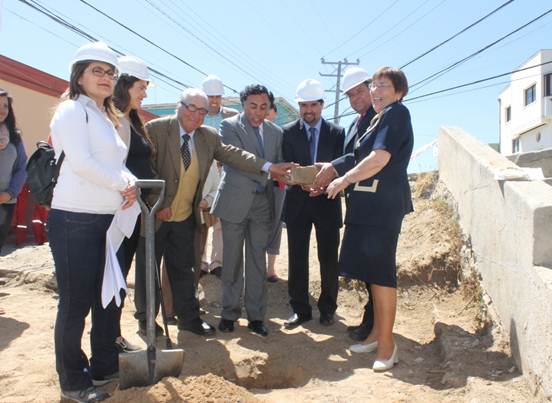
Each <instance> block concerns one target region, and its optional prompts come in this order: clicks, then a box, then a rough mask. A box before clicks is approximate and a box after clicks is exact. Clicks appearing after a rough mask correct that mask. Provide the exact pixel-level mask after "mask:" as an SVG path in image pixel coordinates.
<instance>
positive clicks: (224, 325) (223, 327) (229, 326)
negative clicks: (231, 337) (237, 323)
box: [218, 319, 234, 333]
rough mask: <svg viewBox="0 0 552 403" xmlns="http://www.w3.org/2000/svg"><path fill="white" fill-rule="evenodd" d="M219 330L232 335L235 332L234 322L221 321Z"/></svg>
mask: <svg viewBox="0 0 552 403" xmlns="http://www.w3.org/2000/svg"><path fill="white" fill-rule="evenodd" d="M218 329H219V330H220V331H221V332H224V333H231V332H233V331H234V321H233V320H230V319H221V320H220V322H219V325H218Z"/></svg>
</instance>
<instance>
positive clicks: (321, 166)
mask: <svg viewBox="0 0 552 403" xmlns="http://www.w3.org/2000/svg"><path fill="white" fill-rule="evenodd" d="M314 165H315V166H316V167H317V168H318V174H317V175H316V178H315V179H314V183H313V187H326V186H328V184H329V183H330V182H331V181H332V180H333V179H334V178H335V177H337V171H336V170H335V168H334V167H333V165H332V164H331V163H330V162H317V163H315V164H314Z"/></svg>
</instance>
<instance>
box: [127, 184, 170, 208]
mask: <svg viewBox="0 0 552 403" xmlns="http://www.w3.org/2000/svg"><path fill="white" fill-rule="evenodd" d="M134 185H135V186H136V187H137V188H139V189H159V196H158V197H157V200H156V201H155V203H154V205H153V207H152V208H151V209H149V208H148V206H147V205H146V203H144V201H143V200H142V198H141V197H138V203H139V204H140V208H141V209H142V212H143V213H144V215H145V216H146V217H147V216H148V215H152V216H154V215H155V213H156V212H157V210H159V208H160V207H161V203H163V199H164V198H165V181H164V180H161V179H139V180H137V181H136V182H134Z"/></svg>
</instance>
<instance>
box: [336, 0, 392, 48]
mask: <svg viewBox="0 0 552 403" xmlns="http://www.w3.org/2000/svg"><path fill="white" fill-rule="evenodd" d="M398 2H399V0H395V1H394V2H393V3H391V5H390V6H388V7H387V8H386V9H385V10H383V11H382V12H381V13H379V14H378V15H376V16H375V17H374V18H372V19H371V20H370V21H369V22H368V23H367V24H365V25H364V26H363V27H362V28H361V29H359V30H358V31H357V32H355V33H354V34H353V35H351V36H350V37H349V38H347V39H346V40H344V41H343V42H341V43H340V44H339V45H337V46H336V47H335V48H333V49H332V50H330V51H329V52H326V55H329V54H331V53H333V52H335V51H336V50H338V49H341V48H342V47H343V45H345V44H347V43H348V42H349V41H351V40H352V39H354V38H356V37H357V36H358V35H360V34H361V33H362V32H364V31H365V30H366V29H367V28H368V27H370V26H371V25H372V24H373V23H374V22H375V21H377V20H378V19H379V18H380V17H381V16H382V15H384V14H385V13H386V12H387V11H389V10H390V9H391V8H392V7H393V6H394V5H395V4H397V3H398Z"/></svg>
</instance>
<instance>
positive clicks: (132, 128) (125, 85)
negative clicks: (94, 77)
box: [113, 56, 159, 352]
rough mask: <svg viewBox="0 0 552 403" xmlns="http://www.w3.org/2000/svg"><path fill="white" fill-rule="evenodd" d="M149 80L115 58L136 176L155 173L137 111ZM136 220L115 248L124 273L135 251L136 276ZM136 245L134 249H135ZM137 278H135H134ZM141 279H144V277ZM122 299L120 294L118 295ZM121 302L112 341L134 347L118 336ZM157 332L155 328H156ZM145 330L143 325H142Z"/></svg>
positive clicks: (139, 267)
mask: <svg viewBox="0 0 552 403" xmlns="http://www.w3.org/2000/svg"><path fill="white" fill-rule="evenodd" d="M148 84H149V72H148V67H147V66H146V64H145V63H144V62H143V61H142V60H140V59H139V58H137V57H134V56H122V57H120V58H119V79H118V80H117V84H116V85H115V91H114V92H113V103H114V104H115V107H116V108H117V109H118V110H119V112H120V115H119V121H120V125H119V127H118V131H119V135H120V136H121V138H122V139H123V141H124V142H125V143H126V145H127V147H128V154H127V157H126V167H127V168H128V169H129V171H130V172H131V173H132V174H133V175H134V176H136V177H137V178H140V179H154V178H155V173H154V171H153V167H152V158H153V153H154V148H153V144H152V142H151V140H150V138H149V136H148V134H147V132H146V129H145V127H144V122H143V121H142V119H141V118H140V115H139V114H138V111H139V109H140V108H141V107H142V100H143V99H144V98H146V97H147V93H146V91H147V88H148ZM147 195H148V190H146V189H144V190H142V195H141V197H142V200H144V201H145V200H146V197H147ZM140 224H141V223H140V220H138V221H137V222H136V226H135V227H134V232H133V234H132V236H131V237H130V238H125V239H124V241H123V243H122V245H121V247H120V248H119V252H118V253H117V254H118V256H119V260H120V261H121V267H122V269H123V276H124V277H125V279H126V277H127V275H128V272H129V270H130V266H131V265H132V259H133V258H134V255H135V254H136V272H135V273H136V276H138V277H140V276H145V261H144V254H145V250H144V246H145V244H144V239H142V240H141V242H139V241H140ZM137 248H140V249H139V250H138V253H136V250H137ZM137 282H138V281H137ZM144 283H145V279H144ZM121 301H124V296H123V298H121ZM122 309H123V304H122V303H121V306H120V307H119V309H118V311H117V317H116V318H115V320H116V322H117V327H118V330H119V332H118V336H117V339H116V340H115V345H116V346H117V348H118V349H119V351H120V352H128V351H134V350H137V349H138V348H137V347H135V346H133V345H132V344H130V343H129V342H128V341H127V340H126V339H125V338H123V337H122V336H121V312H122ZM158 332H159V330H158ZM144 333H145V328H144Z"/></svg>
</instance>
